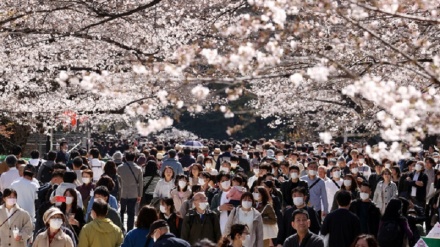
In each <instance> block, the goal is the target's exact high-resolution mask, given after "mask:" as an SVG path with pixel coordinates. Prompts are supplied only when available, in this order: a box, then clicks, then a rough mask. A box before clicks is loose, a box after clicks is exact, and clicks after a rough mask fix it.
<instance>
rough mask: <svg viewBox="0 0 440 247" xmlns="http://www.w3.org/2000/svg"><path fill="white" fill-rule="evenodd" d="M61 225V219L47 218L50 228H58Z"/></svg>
mask: <svg viewBox="0 0 440 247" xmlns="http://www.w3.org/2000/svg"><path fill="white" fill-rule="evenodd" d="M61 225H63V220H62V219H50V220H49V226H50V228H52V229H54V230H58V229H60V228H61Z"/></svg>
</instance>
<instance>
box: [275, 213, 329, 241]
mask: <svg viewBox="0 0 440 247" xmlns="http://www.w3.org/2000/svg"><path fill="white" fill-rule="evenodd" d="M291 226H292V227H293V228H294V229H295V230H296V234H293V235H291V236H290V237H288V238H287V239H286V241H285V242H284V244H283V246H284V247H292V246H293V247H300V246H301V247H324V240H323V239H322V238H321V237H319V236H318V235H316V234H314V233H313V232H311V231H310V230H309V227H310V219H309V214H308V212H307V211H305V210H303V209H297V210H295V211H294V212H293V214H292V220H291Z"/></svg>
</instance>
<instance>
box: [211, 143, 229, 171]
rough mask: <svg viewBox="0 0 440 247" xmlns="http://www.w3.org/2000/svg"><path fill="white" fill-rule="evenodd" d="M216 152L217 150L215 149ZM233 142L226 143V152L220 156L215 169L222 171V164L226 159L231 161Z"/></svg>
mask: <svg viewBox="0 0 440 247" xmlns="http://www.w3.org/2000/svg"><path fill="white" fill-rule="evenodd" d="M214 152H215V150H214ZM231 152H232V144H231V143H227V144H225V145H224V152H223V153H222V154H220V155H219V156H218V159H217V162H216V165H215V169H217V170H218V171H219V172H221V171H220V166H222V164H223V162H225V161H228V162H229V161H230V160H231V156H232V153H231Z"/></svg>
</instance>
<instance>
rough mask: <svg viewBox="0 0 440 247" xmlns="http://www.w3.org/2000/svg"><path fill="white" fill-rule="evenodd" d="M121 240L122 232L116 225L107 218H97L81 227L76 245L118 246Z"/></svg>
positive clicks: (91, 246) (87, 246) (83, 246)
mask: <svg viewBox="0 0 440 247" xmlns="http://www.w3.org/2000/svg"><path fill="white" fill-rule="evenodd" d="M122 240H123V234H122V231H121V229H120V228H119V227H118V226H116V225H115V224H113V223H112V221H111V220H110V219H108V218H98V219H94V220H93V221H92V222H90V223H88V224H86V225H85V226H84V227H83V229H82V230H81V234H80V235H79V245H78V246H81V247H119V246H120V245H121V244H122Z"/></svg>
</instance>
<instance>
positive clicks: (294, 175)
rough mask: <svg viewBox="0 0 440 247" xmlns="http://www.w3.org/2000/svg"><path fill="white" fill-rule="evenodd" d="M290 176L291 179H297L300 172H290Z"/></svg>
mask: <svg viewBox="0 0 440 247" xmlns="http://www.w3.org/2000/svg"><path fill="white" fill-rule="evenodd" d="M290 178H291V179H297V178H298V173H297V172H292V173H290Z"/></svg>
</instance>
